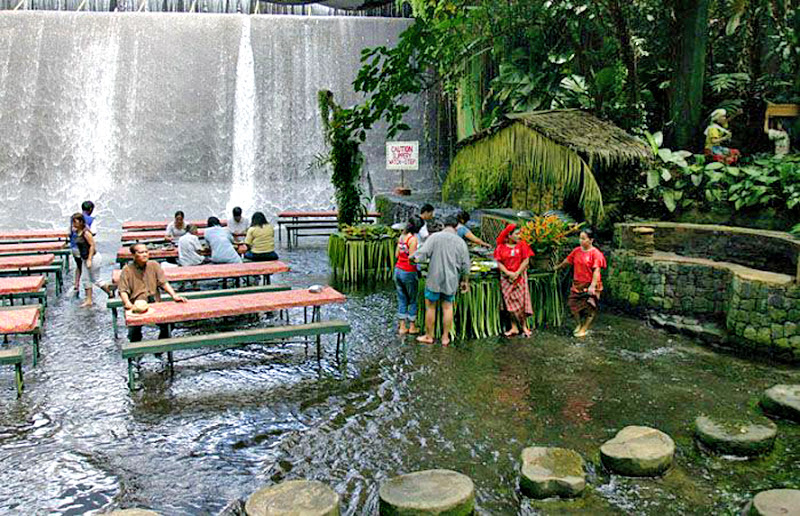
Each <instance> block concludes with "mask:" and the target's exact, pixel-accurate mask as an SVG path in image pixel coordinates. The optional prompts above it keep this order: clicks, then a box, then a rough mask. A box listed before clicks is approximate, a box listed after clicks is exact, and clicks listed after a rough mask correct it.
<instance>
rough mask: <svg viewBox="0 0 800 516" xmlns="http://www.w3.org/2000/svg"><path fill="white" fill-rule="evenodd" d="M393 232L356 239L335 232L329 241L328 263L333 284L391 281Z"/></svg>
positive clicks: (394, 239) (394, 240) (394, 234)
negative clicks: (331, 272)
mask: <svg viewBox="0 0 800 516" xmlns="http://www.w3.org/2000/svg"><path fill="white" fill-rule="evenodd" d="M396 247H397V237H396V233H394V232H393V231H391V230H389V231H385V232H383V233H382V234H381V235H379V236H378V235H373V236H370V237H368V239H365V238H357V237H355V236H354V235H350V236H346V235H345V234H342V233H334V234H333V235H331V236H330V238H328V261H329V263H330V266H331V270H332V271H333V279H334V281H335V282H338V283H343V284H345V285H362V284H371V283H376V282H384V281H390V280H391V279H392V274H393V273H394V262H395V259H394V251H395V248H396Z"/></svg>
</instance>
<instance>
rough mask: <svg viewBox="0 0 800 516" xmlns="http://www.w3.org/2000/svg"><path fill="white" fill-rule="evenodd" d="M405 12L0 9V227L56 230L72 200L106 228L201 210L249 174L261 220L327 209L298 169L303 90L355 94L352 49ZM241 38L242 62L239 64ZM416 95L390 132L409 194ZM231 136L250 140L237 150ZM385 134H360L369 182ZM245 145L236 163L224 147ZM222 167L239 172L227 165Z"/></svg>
mask: <svg viewBox="0 0 800 516" xmlns="http://www.w3.org/2000/svg"><path fill="white" fill-rule="evenodd" d="M408 23H409V21H408V20H398V19H381V18H354V17H346V18H337V17H325V18H314V17H289V16H252V17H250V18H249V19H246V18H245V17H243V16H240V15H205V16H191V15H183V14H161V13H159V14H143V13H136V14H119V13H63V12H2V13H0V196H2V198H4V199H5V208H6V209H4V210H2V211H0V213H2V215H0V226H1V227H20V226H21V223H20V221H19V218H20V216H21V217H23V218H26V219H31V220H30V222H26V224H27V225H30V226H50V225H61V224H63V221H64V217H66V216H67V215H68V214H69V213H72V212H73V211H75V210H76V209H77V207H78V205H79V204H80V202H81V201H82V200H84V199H92V200H95V201H96V202H98V204H99V206H100V210H101V212H102V214H103V218H104V220H105V221H106V224H108V225H114V224H115V223H116V222H117V221H120V220H124V219H130V218H154V217H162V218H165V217H168V216H169V215H171V213H172V212H173V211H174V210H176V209H184V210H185V211H186V212H187V216H189V217H191V218H195V217H205V216H207V215H209V214H221V213H222V212H223V211H224V210H225V207H226V205H231V204H247V203H246V202H245V200H240V199H238V198H237V197H240V196H242V195H245V194H242V189H241V187H242V185H250V184H252V185H253V187H252V188H250V187H247V189H248V190H252V195H253V198H252V199H251V200H250V201H251V202H252V206H253V208H254V209H261V210H263V211H265V212H266V213H267V215H268V217H271V216H273V215H274V213H276V212H277V211H279V210H281V209H286V208H309V209H310V208H328V207H330V206H331V202H332V189H331V186H330V180H329V177H328V172H327V171H324V170H309V169H308V165H309V163H311V162H312V161H313V159H314V156H316V155H317V154H318V153H320V152H322V151H324V145H323V140H322V128H321V123H320V117H319V111H318V108H317V101H316V94H317V91H318V90H320V89H330V90H332V91H333V92H334V93H335V95H336V98H337V100H338V101H339V102H340V103H342V104H344V105H350V104H353V103H355V102H356V101H357V100H358V99H357V97H356V96H355V94H354V93H353V92H352V89H351V82H352V80H353V78H354V77H355V74H356V72H357V70H358V66H359V57H360V52H361V49H362V48H364V47H368V46H375V45H391V44H392V43H393V42H394V41H396V39H397V37H398V35H399V34H400V32H402V30H403V29H404V28H405V27H406V26H407V24H408ZM248 27H249V29H248ZM243 30H249V38H247V41H244V40H243V32H242V31H243ZM242 48H250V49H251V50H252V53H253V59H252V60H247V59H239V53H240V50H241V49H242ZM249 63H252V65H250V64H249ZM245 66H252V67H253V70H251V71H250V73H251V76H250V79H249V81H247V80H246V78H247V76H246V74H245V73H244V72H246V71H247V70H243V67H245ZM253 79H254V80H253ZM237 82H238V89H237ZM253 89H254V91H252V92H250V91H248V90H253ZM248 99H250V100H248ZM237 102H238V103H239V105H238V106H237ZM427 104H428V103H427V102H426V101H425V99H424V98H422V97H420V98H418V99H415V103H414V106H413V108H412V110H411V112H410V116H409V117H408V122H409V124H410V125H411V126H412V127H413V129H412V131H409V133H408V134H405V135H402V139H418V140H420V141H421V142H422V149H421V162H422V167H423V170H420V171H419V172H415V173H412V174H409V177H410V178H411V181H410V182H411V185H412V186H413V187H415V188H416V189H417V190H432V189H435V187H436V186H435V180H434V177H435V176H436V173H435V172H434V171H433V164H432V156H433V152H431V151H430V145H429V144H427V143H426V142H424V141H423V140H424V136H423V132H424V127H425V117H426V115H425V111H426V109H427V111H428V116H429V117H430V116H432V110H431V109H429V108H427V107H426V106H427ZM248 121H249V123H248ZM430 125H431V126H433V124H432V123H431V124H430ZM248 128H250V129H248ZM235 129H236V131H235ZM243 131H246V132H245V133H243ZM251 133H252V134H251ZM234 134H236V138H237V139H240V138H245V139H247V138H250V139H251V140H248V141H245V142H242V141H239V143H240V144H239V145H236V142H234ZM384 137H385V134H384V133H383V131H382V130H376V131H372V133H371V134H370V137H369V139H368V140H367V142H366V144H365V145H364V146H363V149H364V151H365V154H366V168H367V170H368V171H369V173H370V176H371V179H372V182H373V184H374V186H375V189H376V190H377V191H387V190H390V189H391V188H392V187H393V186H394V185H395V183H396V180H397V177H398V175H397V173H396V172H394V173H389V172H387V171H386V170H385V169H384ZM242 143H244V145H242ZM248 146H249V147H248ZM248 148H249V149H250V155H251V157H250V158H249V159H243V158H242V156H241V155H238V156H235V153H237V152H239V153H242V152H247V149H248ZM242 149H244V150H242ZM253 149H254V150H253ZM234 162H237V163H239V165H240V167H239V168H241V165H242V164H245V168H244V169H242V170H238V173H237V174H234V170H233V164H234ZM242 181H244V183H242ZM237 182H238V183H239V189H237V188H236V186H237V185H236V184H234V183H237ZM232 191H233V192H236V193H235V195H234V198H231V192H232Z"/></svg>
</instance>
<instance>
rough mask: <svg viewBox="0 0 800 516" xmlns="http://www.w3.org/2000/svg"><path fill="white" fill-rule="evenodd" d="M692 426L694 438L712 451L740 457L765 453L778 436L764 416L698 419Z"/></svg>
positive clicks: (701, 417) (775, 428)
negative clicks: (732, 418)
mask: <svg viewBox="0 0 800 516" xmlns="http://www.w3.org/2000/svg"><path fill="white" fill-rule="evenodd" d="M694 425H695V436H696V437H697V439H698V440H699V441H700V442H702V443H703V444H705V445H706V446H708V447H709V448H711V449H712V450H714V451H717V452H719V453H725V454H730V455H739V456H744V457H749V456H754V455H761V454H764V453H767V452H769V451H770V450H771V449H772V447H773V445H774V444H775V436H776V435H777V433H778V428H777V427H776V426H775V423H773V422H772V421H770V420H769V419H766V418H764V417H747V418H745V419H734V420H729V421H722V420H719V419H712V418H710V417H708V416H700V417H698V418H697V419H695V422H694Z"/></svg>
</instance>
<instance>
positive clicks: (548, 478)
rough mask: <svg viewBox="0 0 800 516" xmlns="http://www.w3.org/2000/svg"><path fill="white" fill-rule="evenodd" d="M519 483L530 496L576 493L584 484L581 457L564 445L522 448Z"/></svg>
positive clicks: (540, 496)
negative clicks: (558, 446) (562, 446)
mask: <svg viewBox="0 0 800 516" xmlns="http://www.w3.org/2000/svg"><path fill="white" fill-rule="evenodd" d="M519 487H520V489H521V490H522V492H523V493H525V495H527V496H530V497H531V498H539V499H541V498H550V497H553V496H563V497H568V498H570V497H575V496H579V495H580V494H581V493H582V492H583V489H584V488H585V487H586V473H585V472H584V468H583V458H581V456H580V455H579V454H578V453H577V452H575V451H572V450H567V449H565V448H544V447H538V446H537V447H532V448H525V449H524V450H522V471H521V475H520V477H519Z"/></svg>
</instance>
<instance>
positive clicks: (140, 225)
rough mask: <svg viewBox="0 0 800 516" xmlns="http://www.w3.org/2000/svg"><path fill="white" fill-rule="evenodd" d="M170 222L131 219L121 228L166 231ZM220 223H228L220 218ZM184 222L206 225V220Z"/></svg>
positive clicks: (224, 224)
mask: <svg viewBox="0 0 800 516" xmlns="http://www.w3.org/2000/svg"><path fill="white" fill-rule="evenodd" d="M170 222H172V221H171V220H132V221H130V222H123V223H122V229H123V230H124V231H148V230H159V229H160V230H162V231H166V230H167V226H169V223H170ZM219 222H220V224H222V225H223V226H227V225H228V221H227V220H220V221H219ZM185 224H186V225H187V226H188V225H189V224H194V225H195V226H197V227H198V228H204V227H206V226H207V225H208V221H207V220H187V221H185Z"/></svg>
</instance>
